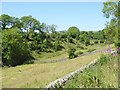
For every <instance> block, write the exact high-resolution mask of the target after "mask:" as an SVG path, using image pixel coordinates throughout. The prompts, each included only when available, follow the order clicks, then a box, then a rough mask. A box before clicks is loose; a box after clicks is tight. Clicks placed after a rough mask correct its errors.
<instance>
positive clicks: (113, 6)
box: [102, 2, 120, 47]
mask: <svg viewBox="0 0 120 90" xmlns="http://www.w3.org/2000/svg"><path fill="white" fill-rule="evenodd" d="M103 4H104V7H103V10H102V11H103V13H104V15H105V17H106V18H109V17H111V18H112V19H111V21H110V22H109V23H107V25H106V30H107V32H108V33H107V35H108V36H110V37H109V38H111V39H112V40H113V41H114V42H115V43H116V44H115V45H119V44H117V42H118V43H119V42H120V41H119V40H120V33H119V32H120V31H119V30H120V29H118V28H119V26H120V25H119V19H118V17H119V16H120V11H119V3H118V2H104V3H103ZM117 47H120V46H117Z"/></svg>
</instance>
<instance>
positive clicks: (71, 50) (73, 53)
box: [68, 48, 77, 59]
mask: <svg viewBox="0 0 120 90" xmlns="http://www.w3.org/2000/svg"><path fill="white" fill-rule="evenodd" d="M75 51H76V49H75V48H69V50H68V55H69V59H72V58H75V57H76V56H77V55H76V54H75Z"/></svg>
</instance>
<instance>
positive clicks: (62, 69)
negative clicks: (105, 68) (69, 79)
mask: <svg viewBox="0 0 120 90" xmlns="http://www.w3.org/2000/svg"><path fill="white" fill-rule="evenodd" d="M98 46H100V45H98ZM93 47H94V48H95V47H97V45H96V46H93ZM106 47H108V46H104V47H103V46H102V47H100V49H104V48H106ZM43 54H44V53H43ZM43 54H42V55H43ZM48 54H49V55H48ZM52 54H55V53H52ZM100 54H101V52H97V53H95V54H91V55H86V56H81V57H77V58H75V59H71V60H67V61H64V62H56V63H35V64H28V65H21V66H16V67H10V68H3V69H2V72H3V76H2V80H3V81H2V82H3V88H43V87H45V86H46V85H48V84H49V83H50V82H52V81H54V80H56V79H58V78H60V77H62V76H64V75H66V74H68V73H70V72H72V71H75V70H76V69H79V68H80V67H82V66H83V65H85V64H88V63H90V62H91V61H92V60H94V59H96V58H97V57H98V56H99V55H100ZM60 55H61V56H62V55H64V52H62V51H61V52H59V53H56V56H54V57H53V56H52V55H51V54H50V53H47V54H46V53H45V54H44V55H43V58H44V59H43V60H45V59H53V58H57V59H58V58H61V57H60ZM38 56H39V55H38ZM48 56H51V58H50V57H48ZM65 56H66V55H65ZM40 59H41V58H40Z"/></svg>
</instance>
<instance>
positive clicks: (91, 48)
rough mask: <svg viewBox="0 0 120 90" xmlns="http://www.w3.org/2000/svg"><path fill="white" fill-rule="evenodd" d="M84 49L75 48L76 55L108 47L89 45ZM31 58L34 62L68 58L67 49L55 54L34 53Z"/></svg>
mask: <svg viewBox="0 0 120 90" xmlns="http://www.w3.org/2000/svg"><path fill="white" fill-rule="evenodd" d="M71 45H72V46H73V47H76V45H75V44H71ZM84 47H85V49H81V48H76V50H77V51H76V53H77V52H83V53H85V52H89V51H94V50H95V49H97V50H100V49H102V48H106V47H108V46H107V45H105V44H95V45H92V46H91V45H89V46H88V47H86V46H84ZM32 56H33V57H34V58H35V60H58V59H61V58H66V57H68V54H67V48H66V49H65V50H62V51H57V52H51V53H46V52H41V53H40V54H38V53H36V52H35V51H34V52H32Z"/></svg>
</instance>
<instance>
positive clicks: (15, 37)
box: [2, 28, 31, 66]
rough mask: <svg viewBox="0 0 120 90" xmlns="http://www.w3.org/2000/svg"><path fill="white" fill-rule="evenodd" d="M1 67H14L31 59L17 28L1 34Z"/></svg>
mask: <svg viewBox="0 0 120 90" xmlns="http://www.w3.org/2000/svg"><path fill="white" fill-rule="evenodd" d="M2 35H3V36H2V46H3V47H2V62H3V65H7V66H16V65H20V64H23V63H24V62H26V61H28V60H30V59H31V55H30V51H29V50H28V45H27V42H26V41H25V39H23V36H22V34H21V33H20V31H19V30H18V29H17V28H14V29H9V30H4V31H3V32H2Z"/></svg>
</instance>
